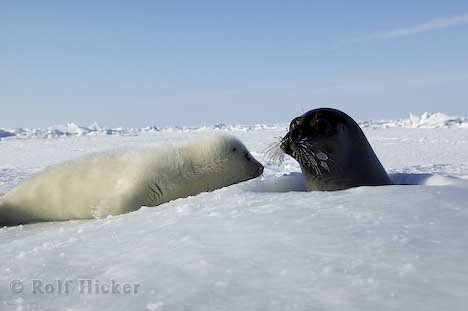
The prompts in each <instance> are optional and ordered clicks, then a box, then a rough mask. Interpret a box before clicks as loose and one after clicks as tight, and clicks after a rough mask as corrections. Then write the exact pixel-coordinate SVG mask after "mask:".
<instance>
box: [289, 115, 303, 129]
mask: <svg viewBox="0 0 468 311" xmlns="http://www.w3.org/2000/svg"><path fill="white" fill-rule="evenodd" d="M301 123H302V120H301V118H300V117H297V118H295V119H294V120H292V121H291V124H290V125H289V130H290V131H295V130H296V129H297V128H299V126H300V125H301Z"/></svg>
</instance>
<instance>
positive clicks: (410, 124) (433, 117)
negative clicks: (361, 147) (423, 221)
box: [0, 112, 468, 140]
mask: <svg viewBox="0 0 468 311" xmlns="http://www.w3.org/2000/svg"><path fill="white" fill-rule="evenodd" d="M358 123H359V125H360V126H361V127H363V128H389V127H396V128H453V127H456V128H468V117H456V116H455V117H454V116H448V115H446V114H443V113H429V112H425V113H423V114H422V115H420V116H419V115H414V114H410V115H409V118H405V119H399V120H368V121H360V122H358ZM285 127H287V124H279V123H278V124H253V125H252V124H224V123H219V124H215V125H213V126H199V127H157V126H147V127H142V128H105V127H101V126H99V125H98V124H97V123H93V124H92V125H90V126H88V127H86V126H82V125H77V124H76V123H73V122H70V123H67V124H59V125H54V126H50V127H48V128H46V129H39V128H16V129H3V128H0V140H1V139H2V138H6V137H12V136H14V137H15V138H16V139H18V138H28V139H29V138H33V137H35V138H57V137H64V136H97V135H99V136H105V135H123V136H135V135H141V134H145V133H154V132H195V131H213V130H225V131H237V132H239V131H255V130H268V129H270V130H275V129H283V128H285Z"/></svg>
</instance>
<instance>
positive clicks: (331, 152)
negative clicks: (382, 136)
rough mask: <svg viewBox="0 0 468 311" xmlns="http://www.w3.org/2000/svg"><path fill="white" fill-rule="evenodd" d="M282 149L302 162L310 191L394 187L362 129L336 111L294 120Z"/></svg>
mask: <svg viewBox="0 0 468 311" xmlns="http://www.w3.org/2000/svg"><path fill="white" fill-rule="evenodd" d="M280 148H281V149H282V150H283V152H285V153H286V154H288V155H290V156H292V157H293V158H294V159H296V160H297V162H299V164H300V166H301V170H302V173H303V174H304V177H305V183H306V189H307V190H308V191H314V190H320V191H332V190H342V189H348V188H351V187H358V186H382V185H391V184H392V182H391V180H390V178H389V177H388V175H387V173H386V172H385V169H384V168H383V166H382V164H381V163H380V161H379V159H378V158H377V156H376V155H375V153H374V150H372V147H371V146H370V144H369V142H368V141H367V138H366V136H365V135H364V133H363V132H362V130H361V128H360V127H359V125H358V124H357V123H356V122H355V121H354V120H353V119H352V118H351V117H350V116H348V115H347V114H345V113H344V112H341V111H339V110H336V109H331V108H320V109H314V110H311V111H309V112H307V113H305V114H303V115H302V116H300V117H297V118H295V119H294V120H292V122H291V125H290V127H289V132H288V133H287V134H286V136H284V137H283V138H282V140H281V144H280Z"/></svg>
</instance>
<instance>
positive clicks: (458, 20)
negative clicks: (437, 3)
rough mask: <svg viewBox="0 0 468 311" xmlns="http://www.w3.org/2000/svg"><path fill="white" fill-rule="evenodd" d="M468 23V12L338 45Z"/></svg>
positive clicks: (366, 36) (362, 37) (342, 42)
mask: <svg viewBox="0 0 468 311" xmlns="http://www.w3.org/2000/svg"><path fill="white" fill-rule="evenodd" d="M467 24H468V14H467V15H459V16H451V17H446V18H437V19H432V20H430V21H427V22H425V23H422V24H419V25H415V26H412V27H406V28H397V29H393V30H389V31H384V32H376V33H373V34H369V35H365V36H361V37H356V38H352V39H350V40H345V41H341V42H339V43H338V44H337V46H342V45H346V44H350V43H359V42H366V41H375V40H388V39H395V38H400V37H407V36H412V35H417V34H420V33H424V32H431V31H435V30H440V29H446V28H453V27H458V26H463V25H467Z"/></svg>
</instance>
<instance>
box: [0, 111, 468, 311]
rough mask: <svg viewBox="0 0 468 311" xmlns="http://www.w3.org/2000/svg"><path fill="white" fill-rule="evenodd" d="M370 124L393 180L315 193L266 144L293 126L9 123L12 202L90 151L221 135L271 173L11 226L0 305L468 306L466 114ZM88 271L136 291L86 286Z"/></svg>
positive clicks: (2, 188) (95, 278)
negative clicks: (125, 209)
mask: <svg viewBox="0 0 468 311" xmlns="http://www.w3.org/2000/svg"><path fill="white" fill-rule="evenodd" d="M360 125H361V127H362V128H363V130H364V133H365V134H366V136H367V138H368V140H369V142H370V143H371V145H372V147H373V148H374V150H375V152H376V154H377V156H378V157H379V159H380V161H381V162H382V164H383V165H384V167H385V168H386V170H387V171H388V172H389V174H390V176H391V178H392V179H393V180H394V182H395V183H396V184H397V185H394V186H386V187H359V188H354V189H349V190H345V191H336V192H305V191H304V184H303V179H302V175H301V173H300V168H299V165H298V163H297V162H296V161H295V160H294V159H292V158H290V157H286V158H285V161H284V162H283V163H281V164H280V165H277V164H276V163H272V162H270V161H268V159H267V157H266V155H265V153H264V151H265V150H266V149H267V147H268V146H269V145H270V144H271V143H272V142H274V141H275V139H276V138H277V137H280V136H283V135H284V134H285V133H286V131H287V124H273V125H232V126H230V125H223V124H220V125H216V126H207V127H200V128H183V127H182V128H181V127H179V128H157V127H146V128H139V129H124V128H119V129H107V128H102V127H100V126H98V125H96V124H94V125H92V126H90V127H82V126H78V125H75V124H67V125H62V126H53V127H50V128H47V129H5V128H3V129H0V194H2V195H3V194H5V193H6V192H7V191H9V190H11V189H13V188H14V187H15V186H16V185H18V184H19V183H21V182H22V181H23V180H25V179H27V178H28V177H30V176H32V175H33V174H35V173H37V172H39V171H41V170H43V169H45V168H47V167H48V166H51V165H54V164H58V163H61V162H63V161H67V160H72V159H76V158H79V157H81V156H84V155H87V154H92V153H96V152H102V151H107V150H111V149H119V148H124V149H125V148H127V149H128V148H140V147H144V146H158V145H161V144H167V143H169V144H182V143H185V142H188V141H191V140H193V139H196V138H198V137H202V136H205V135H210V134H213V133H219V132H223V133H228V134H231V135H234V136H236V137H238V138H239V139H241V140H242V141H243V142H244V143H245V145H246V146H247V147H248V148H249V150H250V151H251V152H252V154H253V156H254V157H255V158H257V159H258V160H259V161H260V162H262V164H264V166H265V170H264V174H263V176H262V177H260V178H257V179H255V180H251V181H248V182H245V183H241V184H237V185H233V186H230V187H226V188H223V189H220V190H217V191H214V192H209V193H203V194H200V195H197V196H194V197H189V198H185V199H179V200H176V201H172V202H169V203H167V204H163V205H160V206H158V207H143V208H141V209H140V210H138V211H136V212H132V213H130V214H126V215H120V216H114V217H108V218H105V219H98V220H83V221H67V222H54V223H41V224H34V225H25V226H16V227H8V228H6V227H5V228H2V229H0V243H1V245H2V252H1V254H0V310H110V309H114V310H360V311H362V310H372V311H374V310H467V308H468V263H467V258H468V242H467V241H468V230H467V224H468V119H467V118H460V117H449V116H446V115H443V114H423V115H421V116H411V117H410V118H407V119H402V120H394V121H392V120H389V121H365V122H360ZM0 126H1V125H0ZM64 208H66V206H64ZM66 280H69V281H70V282H69V283H70V288H69V291H68V292H66V293H65V292H63V291H59V287H58V282H59V281H66ZM80 280H81V281H83V280H90V281H92V282H93V285H95V284H100V285H102V284H104V285H107V284H111V283H112V282H117V283H118V284H131V285H137V290H136V292H131V293H124V292H123V291H122V290H121V291H120V292H114V293H103V292H102V291H101V292H97V291H96V290H95V289H93V290H92V291H91V292H80V288H79V286H80ZM34 282H36V283H34ZM37 282H41V284H42V285H44V284H51V286H49V288H52V289H53V291H52V292H49V293H47V292H44V291H42V292H38V291H37V288H36V291H34V286H35V285H37V284H38V283H37ZM100 285H99V286H100Z"/></svg>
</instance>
